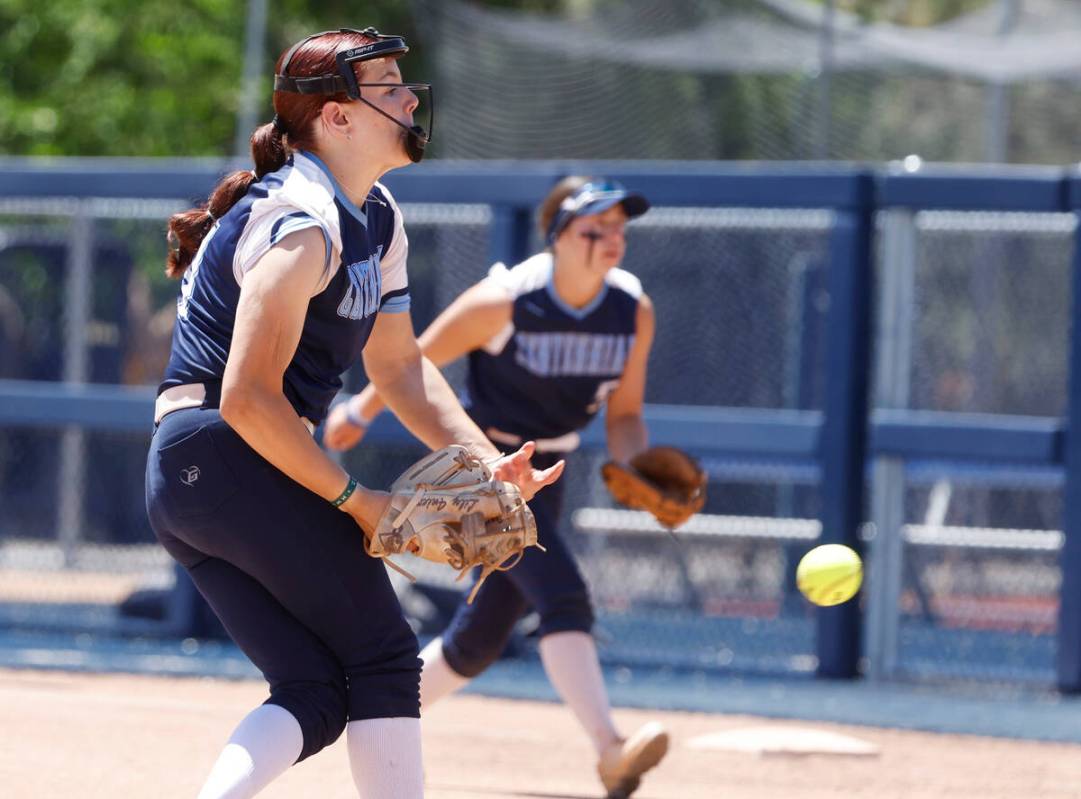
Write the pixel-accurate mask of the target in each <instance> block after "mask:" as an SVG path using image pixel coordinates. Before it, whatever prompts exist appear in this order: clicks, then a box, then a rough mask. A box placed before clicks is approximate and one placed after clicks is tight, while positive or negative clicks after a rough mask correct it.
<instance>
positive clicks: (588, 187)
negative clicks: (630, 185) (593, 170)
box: [546, 180, 649, 244]
mask: <svg viewBox="0 0 1081 799" xmlns="http://www.w3.org/2000/svg"><path fill="white" fill-rule="evenodd" d="M614 205H622V206H623V211H624V212H625V213H626V214H627V218H628V219H634V218H635V217H636V216H641V215H642V214H644V213H645V212H646V211H648V210H649V200H647V199H646V198H645V197H644V196H643V195H641V194H639V193H638V192H635V191H628V190H627V189H626V188H624V186H623V184H622V183H619V182H617V181H614V180H605V181H597V182H592V183H587V184H585V185H584V186H582V188H580V189H578V191H576V192H575V193H574V194H572V195H570V196H569V197H567V198H566V199H565V200H563V202H562V203H560V204H559V213H557V214H556V215H555V217H553V218H552V224H551V225H550V226H549V228H548V235H547V237H546V238H547V241H548V243H549V244H551V243H552V242H553V241H555V240H556V238H557V237H558V236H559V234H560V233H562V232H563V231H564V230H566V228H567V225H569V224H570V223H571V221H572V220H574V219H577V218H578V217H580V216H591V215H592V214H600V213H603V212H605V211H607V210H608V209H609V208H611V207H612V206H614Z"/></svg>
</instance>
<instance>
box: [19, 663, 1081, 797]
mask: <svg viewBox="0 0 1081 799" xmlns="http://www.w3.org/2000/svg"><path fill="white" fill-rule="evenodd" d="M263 696H264V694H263V687H262V684H261V683H256V682H225V681H214V680H197V679H164V678H154V677H133V676H125V675H85V674H68V673H56V672H30V671H0V718H3V720H4V725H3V727H4V735H3V746H2V747H0V795H3V796H4V797H5V799H31V797H33V799H43V798H45V797H64V798H65V799H67V798H68V797H80V799H104V797H109V799H128V797H132V798H134V797H153V798H154V799H174V797H175V798H176V799H180V798H181V797H184V798H185V799H188V798H190V797H194V796H195V795H196V793H198V789H199V785H200V783H201V781H202V777H203V776H204V774H205V772H206V770H207V768H208V767H209V765H210V763H211V762H212V761H213V759H214V757H215V756H216V754H217V751H218V749H219V747H220V746H221V744H222V742H223V741H224V740H225V738H226V737H227V736H228V735H229V732H230V730H231V728H232V727H233V725H234V724H235V723H236V722H237V721H238V720H239V719H240V718H241V716H243V714H244V713H245V712H247V711H248V710H249V709H250V708H251V707H253V706H254V705H255V704H257V703H259V702H260V701H262V699H263ZM649 718H661V719H662V720H663V721H664V722H665V723H667V724H668V725H669V727H670V728H671V730H672V732H673V739H674V747H673V749H672V751H671V753H670V754H669V756H668V758H667V759H666V760H665V761H664V762H663V763H662V764H661V766H660V767H659V768H658V769H657V770H656V771H655V772H653V773H652V774H650V776H649V777H648V778H647V780H646V782H645V783H644V784H643V787H642V789H641V790H640V791H639V792H638V793H637V794H636V799H729V798H734V799H738V798H739V797H748V798H749V799H764V798H765V797H776V799H782V798H783V799H795V798H796V797H799V798H802V797H809V798H810V799H826V797H851V796H861V797H862V796H865V797H876V799H889V798H890V797H906V799H908V798H909V797H951V799H954V798H955V797H980V798H981V799H997V798H998V797H1002V799H1020V798H1021V797H1024V798H1025V799H1028V798H1029V797H1040V798H1041V799H1047V798H1053V797H1067V796H1070V797H1076V796H1078V795H1081V746H1076V745H1069V744H1050V743H1033V742H1027V741H1011V740H1003V739H991V738H978V737H971V736H956V735H935V734H929V733H916V732H905V731H899V730H885V729H878V728H871V727H842V726H839V725H831V724H808V723H806V722H799V723H795V722H793V723H788V722H783V721H771V720H763V719H757V718H751V717H746V716H719V715H706V714H694V713H654V712H647V711H631V710H622V711H617V719H618V721H619V722H620V723H621V725H622V726H623V727H625V728H627V729H630V728H632V727H633V726H634V725H635V724H637V723H640V722H642V721H644V720H646V719H649ZM796 727H798V728H800V729H804V730H805V729H806V728H808V727H813V728H815V730H818V731H822V732H832V733H840V734H843V735H845V736H851V737H853V738H856V739H858V740H859V742H863V743H864V744H868V745H870V748H876V747H877V749H878V754H874V755H867V754H862V755H837V754H831V755H827V754H812V755H799V756H796V755H791V754H787V755H786V754H766V755H763V754H756V753H754V752H747V751H732V750H730V749H709V748H705V749H703V748H692V744H693V743H694V742H695V741H696V739H697V740H699V741H701V739H702V736H710V735H711V734H717V733H721V734H720V735H712V737H713V738H714V739H715V740H716V739H723V740H725V741H726V742H728V743H731V739H733V738H735V739H737V740H739V741H744V742H754V741H758V740H761V738H762V731H763V729H764V728H765V729H767V730H768V731H769V732H770V733H772V732H776V734H777V736H778V737H777V739H776V740H783V739H784V734H785V733H786V731H791V730H792V729H793V728H796ZM740 730H742V731H744V732H741V733H739V734H736V735H733V734H727V735H726V734H724V733H725V732H726V731H727V732H729V733H734V732H735V731H740ZM767 737H768V736H767ZM803 737H804V738H806V736H803ZM424 747H425V760H426V770H427V783H428V790H427V796H428V797H429V799H472V798H473V797H475V798H476V799H523V798H526V799H528V798H529V797H536V798H537V799H592V798H593V797H598V796H600V791H599V790H598V785H597V782H596V780H595V778H594V776H593V771H592V769H593V758H592V756H591V754H590V752H589V749H588V745H587V743H586V741H585V738H584V736H583V735H582V733H581V732H579V730H578V729H577V727H576V726H575V723H574V721H573V720H572V718H571V715H570V713H569V711H567V710H566V709H565V708H563V707H561V706H559V705H551V704H543V703H535V702H517V701H516V702H511V701H506V700H495V699H485V698H480V697H474V696H462V697H451V698H449V699H447V700H445V701H444V702H443V703H441V704H439V705H437V706H436V707H435V708H433V709H432V711H431V712H430V713H429V714H428V715H427V716H426V717H425V721H424ZM261 796H265V797H268V799H285V798H286V797H318V798H319V799H348V798H349V797H353V796H354V794H353V791H352V781H351V779H350V776H349V770H348V766H347V763H346V758H345V751H344V746H343V743H342V742H341V741H339V742H338V743H337V744H335V745H334V746H333V747H332V748H331V749H330V750H328V751H325V752H322V753H320V754H319V755H317V756H315V757H314V758H312V759H310V760H308V761H305V762H304V763H302V764H300V765H299V766H297V767H296V768H294V769H293V770H291V771H290V772H289V773H288V774H286V775H285V776H284V777H282V778H281V779H280V780H279V781H278V782H276V783H275V784H274V785H272V786H271V787H270V788H269V789H267V790H266V791H265V792H264V793H263V794H261Z"/></svg>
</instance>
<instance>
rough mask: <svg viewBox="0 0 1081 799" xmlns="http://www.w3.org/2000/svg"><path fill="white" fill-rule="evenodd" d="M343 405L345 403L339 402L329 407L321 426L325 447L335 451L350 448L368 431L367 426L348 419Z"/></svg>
mask: <svg viewBox="0 0 1081 799" xmlns="http://www.w3.org/2000/svg"><path fill="white" fill-rule="evenodd" d="M345 406H346V403H344V402H339V403H338V404H337V405H335V406H334V407H333V408H331V409H330V414H329V415H328V416H327V421H326V423H325V425H324V428H323V444H324V445H325V446H326V447H327V449H333V450H337V451H341V450H346V449H352V448H353V447H355V446H356V445H357V444H359V443H360V440H361V439H362V438H364V434H365V433H367V432H368V428H366V427H360V426H359V425H355V424H353V422H351V421H350V420H349V415H348V414H347V413H346V407H345Z"/></svg>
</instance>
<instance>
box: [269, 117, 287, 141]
mask: <svg viewBox="0 0 1081 799" xmlns="http://www.w3.org/2000/svg"><path fill="white" fill-rule="evenodd" d="M270 124H271V125H273V126H274V130H276V131H278V133H280V134H281V135H282V136H284V135H286V134H287V133H288V132H289V131H288V130H286V129H285V123H284V122H282V118H281V117H280V116H278V115H277V114H275V115H274V118H273V119H272V120H270Z"/></svg>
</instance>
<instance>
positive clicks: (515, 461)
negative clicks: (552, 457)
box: [489, 441, 566, 502]
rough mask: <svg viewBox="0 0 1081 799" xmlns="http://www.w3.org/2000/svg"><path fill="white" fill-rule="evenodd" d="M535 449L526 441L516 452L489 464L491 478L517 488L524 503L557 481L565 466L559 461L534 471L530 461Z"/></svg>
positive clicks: (534, 446) (531, 443)
mask: <svg viewBox="0 0 1081 799" xmlns="http://www.w3.org/2000/svg"><path fill="white" fill-rule="evenodd" d="M535 449H536V444H534V443H533V442H532V441H527V442H525V443H524V444H522V446H521V448H520V449H519V450H518V451H517V452H512V453H511V454H510V455H504V456H503V457H502V458H500V459H499V460H497V461H493V462H492V463H490V464H489V466H490V468H491V470H492V476H493V477H495V479H496V480H503V481H505V482H508V483H514V485H516V486H518V490H519V491H521V492H522V498H523V499H525V500H526V502H528V501H529V500H531V499H533V497H534V496H535V495H536V493H537V492H538V491H540V490H541V489H542V488H544V487H545V486H546V485H551V484H552V483H554V482H555V481H556V480H558V479H559V476H560V475H561V474H563V467H564V466H565V465H566V464H565V463H564V462H563V461H559V462H558V463H557V464H555V465H554V466H550V467H548V468H547V469H534V468H533V464H532V463H531V462H530V459H531V458H532V457H533V452H534V450H535Z"/></svg>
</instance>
